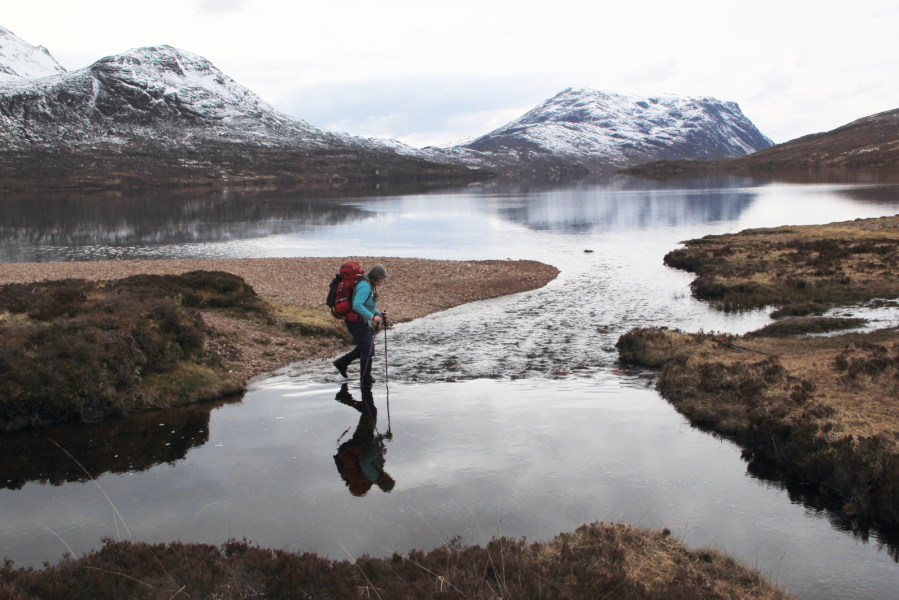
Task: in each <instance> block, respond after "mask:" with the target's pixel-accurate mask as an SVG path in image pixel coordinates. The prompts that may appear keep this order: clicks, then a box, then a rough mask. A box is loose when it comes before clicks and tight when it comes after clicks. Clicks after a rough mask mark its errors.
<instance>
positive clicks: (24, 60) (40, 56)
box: [0, 25, 66, 82]
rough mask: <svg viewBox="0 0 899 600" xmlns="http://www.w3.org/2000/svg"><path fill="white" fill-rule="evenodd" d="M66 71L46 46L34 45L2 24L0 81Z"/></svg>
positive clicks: (32, 77) (0, 29)
mask: <svg viewBox="0 0 899 600" xmlns="http://www.w3.org/2000/svg"><path fill="white" fill-rule="evenodd" d="M65 72H66V70H65V69H64V68H63V66H62V65H61V64H59V63H58V62H56V59H55V58H53V57H52V56H50V52H49V51H48V50H47V49H46V48H44V47H43V46H32V45H31V44H29V43H28V42H26V41H25V40H23V39H22V38H20V37H18V36H17V35H16V34H14V33H13V32H12V31H10V30H9V29H7V28H6V27H3V26H2V25H0V82H3V81H10V80H16V79H34V78H36V77H46V76H47V75H55V74H57V73H65Z"/></svg>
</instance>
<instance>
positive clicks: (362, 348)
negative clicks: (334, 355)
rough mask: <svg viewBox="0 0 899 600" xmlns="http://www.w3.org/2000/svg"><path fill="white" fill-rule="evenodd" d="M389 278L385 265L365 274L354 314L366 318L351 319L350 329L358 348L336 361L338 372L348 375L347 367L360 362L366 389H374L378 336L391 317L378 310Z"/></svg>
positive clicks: (357, 291)
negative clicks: (381, 288) (380, 290)
mask: <svg viewBox="0 0 899 600" xmlns="http://www.w3.org/2000/svg"><path fill="white" fill-rule="evenodd" d="M385 279H387V269H385V268H384V267H383V266H382V265H375V266H374V267H372V268H371V270H370V271H369V272H368V275H363V276H362V279H361V280H359V282H358V283H357V284H356V287H355V289H354V290H353V312H354V313H356V314H357V315H359V317H361V318H362V320H361V321H358V322H353V321H350V320H349V319H347V322H346V325H347V329H349V330H350V334H351V335H352V336H353V341H354V342H355V343H356V347H355V348H353V349H352V350H351V351H350V352H348V353H346V354H344V355H343V356H341V357H340V358H338V359H337V360H335V361H334V363H333V364H334V367H335V368H336V369H337V371H338V372H339V373H340V374H341V375H343V376H344V377H346V376H347V372H346V370H347V367H349V366H350V363H351V362H353V361H354V360H356V359H357V358H358V359H359V383H360V386H361V387H362V389H371V386H372V385H373V384H374V382H375V380H374V378H372V376H371V371H372V360H373V359H374V356H375V344H374V333H373V330H376V329H377V328H378V327H379V326H380V325H381V323H382V322H383V321H384V320H385V319H386V318H387V313H386V312H383V313H382V312H381V311H379V310H378V284H379V283H381V282H383V281H384V280H385Z"/></svg>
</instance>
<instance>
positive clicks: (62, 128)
mask: <svg viewBox="0 0 899 600" xmlns="http://www.w3.org/2000/svg"><path fill="white" fill-rule="evenodd" d="M0 41H2V42H3V46H2V48H3V51H4V52H5V53H0V72H2V73H5V74H6V75H7V76H6V78H5V79H0V153H5V154H4V156H6V157H7V158H5V159H3V160H5V161H6V162H5V165H6V167H5V168H6V169H8V170H6V171H0V175H2V177H0V184H3V181H2V179H4V178H6V179H16V180H18V181H22V182H24V181H25V180H32V179H35V178H36V179H40V180H41V181H43V175H41V173H42V172H43V171H46V170H52V171H53V172H54V173H56V174H57V176H58V178H59V179H60V181H63V180H64V179H65V178H72V177H76V178H82V175H83V177H86V178H87V179H89V180H91V181H92V182H93V181H102V182H103V183H102V184H101V185H104V186H106V185H119V183H116V182H117V181H119V182H120V181H125V180H128V181H130V180H131V179H134V178H135V177H137V179H138V180H139V181H142V182H145V183H146V182H148V181H156V182H160V181H164V180H166V179H168V180H169V181H174V180H178V181H183V182H185V183H184V185H193V184H195V183H187V182H188V181H190V182H196V181H198V178H199V180H203V181H207V180H215V181H226V180H227V181H237V180H243V181H251V180H255V179H258V176H260V174H263V173H264V174H265V177H266V178H268V180H287V181H297V180H303V181H305V180H307V179H309V178H310V177H311V178H315V179H316V180H318V181H321V180H328V181H332V180H342V179H369V180H372V181H375V180H378V179H379V178H383V177H385V176H387V177H391V178H393V179H394V180H398V179H399V178H401V179H402V180H403V181H406V182H408V181H415V180H418V179H419V178H420V177H426V178H439V177H450V178H453V177H462V178H472V177H480V178H483V177H485V176H490V174H491V173H500V174H505V175H510V176H516V177H520V176H528V177H531V176H533V177H536V178H541V177H550V178H557V179H563V178H580V177H584V176H585V175H587V174H589V173H591V172H592V173H601V172H609V171H612V170H616V169H620V168H622V167H627V166H631V165H636V164H639V163H642V162H647V161H651V160H656V159H659V158H667V159H679V158H722V157H731V156H742V155H745V154H747V153H750V152H753V151H755V150H757V149H760V148H764V147H767V146H769V145H771V140H769V139H768V138H766V137H765V136H763V135H762V134H761V133H760V132H759V131H758V130H757V129H756V128H755V126H754V125H752V123H751V122H750V121H749V120H748V119H746V117H745V116H743V114H742V112H740V108H739V106H737V105H736V104H735V103H733V102H721V101H719V100H716V99H714V98H699V99H694V98H683V97H677V96H670V95H664V96H657V97H652V98H643V97H640V96H635V95H625V94H614V93H610V92H600V91H596V90H591V89H588V88H581V89H572V88H569V89H567V90H564V91H563V92H561V93H560V94H557V95H556V96H554V97H553V98H550V99H549V100H547V101H546V102H544V103H543V104H541V105H539V106H537V107H535V108H534V109H532V110H531V111H529V112H528V113H526V114H525V115H523V116H522V117H520V118H519V119H516V120H515V121H512V122H511V123H509V124H507V125H505V126H503V127H501V128H499V129H497V130H495V131H493V132H491V133H489V134H487V135H484V136H481V137H479V138H477V139H474V140H464V141H459V142H457V145H454V146H451V147H442V148H433V147H430V148H424V149H421V150H419V149H417V148H413V147H411V146H407V145H406V144H403V143H402V142H399V141H397V140H387V139H378V138H360V137H354V136H351V135H348V134H340V133H333V132H329V131H326V130H323V129H319V128H317V127H314V126H312V125H310V124H309V123H307V122H306V121H303V120H302V119H299V118H296V117H292V116H290V115H287V114H284V113H282V112H280V111H278V110H276V109H274V108H273V107H272V106H270V105H269V104H267V103H266V102H264V101H263V100H262V99H261V98H259V97H258V96H257V95H256V94H255V93H253V92H252V91H251V90H249V89H248V88H246V87H244V86H242V85H240V84H239V83H237V82H236V81H234V80H233V79H232V78H230V77H228V76H227V75H225V74H224V73H222V72H221V71H220V70H219V69H217V68H216V67H215V66H214V65H213V64H212V63H211V62H210V61H208V60H207V59H205V58H203V57H202V56H199V55H196V54H193V53H191V52H187V51H185V50H180V49H178V48H174V47H172V46H165V45H163V46H151V47H145V48H135V49H131V50H128V51H126V52H123V53H121V54H116V55H112V56H107V57H105V58H102V59H100V60H98V61H96V62H95V63H94V64H92V65H90V66H88V67H85V68H83V69H79V70H76V71H71V72H66V71H65V69H63V68H62V67H61V66H59V65H58V63H56V61H55V60H53V58H52V57H51V56H50V55H49V53H46V51H44V50H41V49H39V47H35V46H31V45H30V44H28V43H27V42H24V41H23V40H20V39H19V38H17V37H15V36H14V35H13V34H12V33H11V32H9V31H8V30H6V29H2V31H0ZM41 61H43V62H41ZM36 65H37V66H36ZM26 67H27V68H26ZM35 152H37V153H46V152H50V153H51V154H52V156H53V157H54V160H57V161H58V163H57V164H56V165H55V166H52V168H51V166H50V163H49V160H50V159H47V158H42V159H40V160H39V161H38V162H31V163H29V162H28V161H27V160H23V159H22V156H24V155H26V154H27V155H30V154H31V153H35ZM17 153H18V154H17ZM87 153H90V155H91V157H90V158H88V157H87V156H86V154H87ZM35 156H37V155H35ZM141 157H143V158H141ZM386 165H391V166H390V167H389V168H388V167H387V166H386ZM0 166H3V165H0ZM338 167H339V168H338ZM341 169H342V170H343V171H342V172H341ZM478 171H481V172H482V173H481V174H477V172H478ZM136 172H140V173H143V175H140V176H139V177H138V176H136V175H134V173H136ZM400 173H403V174H402V175H400ZM348 174H349V175H348ZM425 174H427V175H425ZM16 185H30V184H25V183H22V184H16ZM54 185H57V184H54ZM85 185H87V184H85ZM90 185H94V184H93V183H91V184H90ZM135 185H137V184H135ZM141 185H143V184H141ZM153 185H157V184H153Z"/></svg>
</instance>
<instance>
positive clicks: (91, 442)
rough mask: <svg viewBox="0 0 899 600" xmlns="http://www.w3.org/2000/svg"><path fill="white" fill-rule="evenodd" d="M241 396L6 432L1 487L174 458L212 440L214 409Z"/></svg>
mask: <svg viewBox="0 0 899 600" xmlns="http://www.w3.org/2000/svg"><path fill="white" fill-rule="evenodd" d="M239 401H240V398H239V397H237V398H231V399H227V400H219V401H215V402H203V403H200V404H192V405H190V406H187V407H184V408H177V409H171V410H160V411H152V412H148V413H140V414H133V415H129V416H128V417H126V418H122V419H113V420H108V421H104V422H102V423H97V424H94V425H83V424H80V423H79V424H76V425H56V426H53V427H46V428H43V429H37V430H30V431H22V432H18V433H14V434H6V435H0V456H2V457H3V461H2V462H0V489H10V490H18V489H21V488H22V487H23V486H24V485H25V484H27V483H30V482H40V483H49V484H51V485H54V486H59V485H63V484H64V483H69V482H85V481H88V479H89V477H88V474H87V473H90V477H93V478H95V479H96V478H97V477H99V476H100V475H103V474H105V473H128V472H137V471H146V470H148V469H150V468H152V467H155V466H156V465H160V464H163V463H168V464H170V465H171V464H174V463H175V462H177V461H179V460H183V459H184V458H185V457H186V456H187V453H188V452H189V451H190V450H192V449H193V448H198V447H200V446H202V445H203V444H205V443H206V442H208V441H209V415H210V413H211V412H212V411H213V410H215V409H216V408H218V407H220V406H223V405H225V404H231V403H235V402H239ZM61 448H62V449H64V450H65V451H64V450H62V449H61ZM66 452H68V453H69V454H71V457H69V456H66ZM72 458H74V459H75V460H77V461H78V463H81V466H80V467H79V465H78V464H77V463H76V462H75V461H74V460H72ZM82 467H83V468H82ZM85 471H87V473H85Z"/></svg>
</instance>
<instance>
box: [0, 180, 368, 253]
mask: <svg viewBox="0 0 899 600" xmlns="http://www.w3.org/2000/svg"><path fill="white" fill-rule="evenodd" d="M0 206H2V211H0V262H36V261H43V260H70V259H71V258H74V259H75V260H83V259H84V258H85V257H84V256H79V255H77V254H76V255H75V256H74V257H73V256H71V254H70V252H71V251H70V250H67V249H71V248H77V247H90V248H95V249H96V248H97V247H101V248H102V247H110V248H120V247H152V246H164V245H172V244H191V243H203V242H212V241H215V242H222V241H227V240H244V239H253V238H260V237H266V236H270V235H278V234H283V233H291V232H297V231H306V230H311V229H314V228H316V227H322V226H327V225H335V224H338V223H343V222H346V221H352V220H357V219H362V218H365V217H366V216H367V212H366V211H364V210H362V209H360V208H356V207H354V206H352V205H349V204H346V203H345V202H341V201H330V200H328V199H308V198H303V197H297V196H295V195H291V193H290V192H258V193H228V192H218V193H206V194H197V195H184V194H180V195H172V194H160V193H154V194H142V195H138V196H133V197H132V196H128V197H115V196H112V197H110V196H63V195H50V196H47V197H42V198H41V199H40V200H39V201H38V200H36V199H35V198H33V197H30V196H13V197H9V198H5V199H2V201H0ZM115 257H119V255H117V254H115V255H113V254H107V253H103V252H100V253H96V254H95V255H94V256H92V258H96V259H104V258H115Z"/></svg>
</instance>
